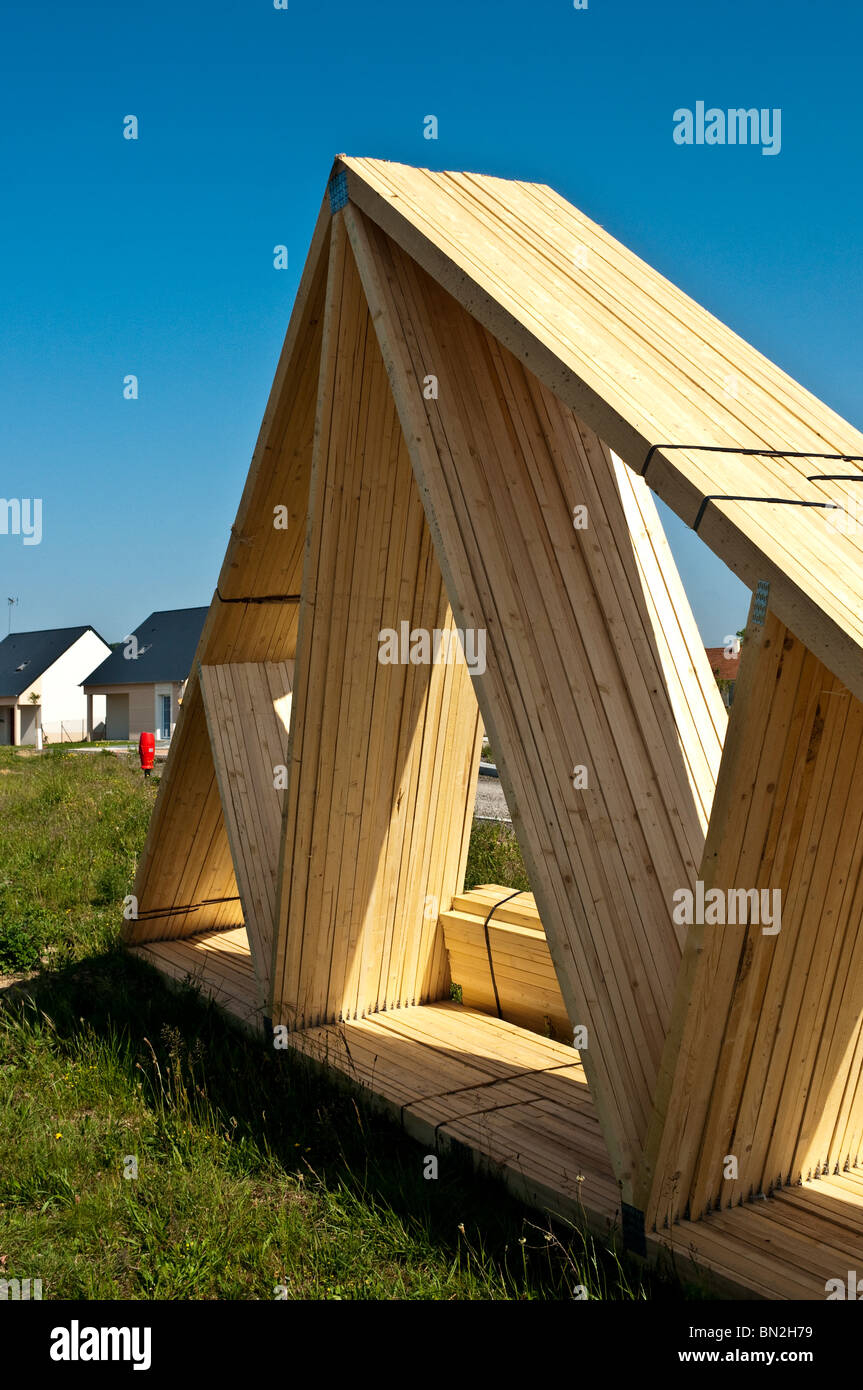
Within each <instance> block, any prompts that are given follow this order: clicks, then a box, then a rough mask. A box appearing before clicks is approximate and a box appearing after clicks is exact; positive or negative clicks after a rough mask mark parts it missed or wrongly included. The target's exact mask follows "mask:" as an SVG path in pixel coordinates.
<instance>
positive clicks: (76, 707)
mask: <svg viewBox="0 0 863 1390" xmlns="http://www.w3.org/2000/svg"><path fill="white" fill-rule="evenodd" d="M110 654H111V648H110V647H109V646H108V644H107V642H103V641H102V639H101V637H97V636H96V633H95V632H85V633H83V634H82V635H81V636H80V637H79V638H78V640H77V642H73V643H72V645H71V647H68V648H67V649H66V651H65V652H63V654H62V656H60V657H58V659H57V660H56V661H55V662H54V664H53V666H49V667H48V670H47V671H45V672H44V674H43V675H41V676H40V677H39V678H38V680H35V681H34V682H33V684H32V685H31V686H29V687H28V689H27V690H25V691H23V693H22V694H21V695H20V696H19V697H18V704H19V706H24V707H25V708H26V707H27V706H28V705H29V703H30V692H31V690H35V691H36V692H37V693H38V694H39V695H40V697H41V699H40V703H41V706H42V728H43V730H44V731H45V733H46V734H47V735H48V738H49V739H50V740H51V742H52V743H59V742H60V736H61V731H60V725H61V723H62V724H65V726H66V733H65V737H66V739H67V740H68V739H69V738H70V736H71V737H72V738H76V739H78V738H86V737H87V696H86V695H85V694H84V691H83V690H82V689H81V681H83V680H86V678H87V676H89V675H90V673H91V672H92V671H95V669H96V667H97V666H98V665H100V663H101V662H103V661H104V660H105V657H106V656H110ZM97 722H98V721H97ZM33 741H34V739H33V736H31V737H30V738H29V739H28V742H33Z"/></svg>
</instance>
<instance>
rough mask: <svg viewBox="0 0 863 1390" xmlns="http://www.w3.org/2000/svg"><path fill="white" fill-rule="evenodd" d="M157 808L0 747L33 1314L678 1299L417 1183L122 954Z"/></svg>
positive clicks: (470, 1189) (146, 791)
mask: <svg viewBox="0 0 863 1390" xmlns="http://www.w3.org/2000/svg"><path fill="white" fill-rule="evenodd" d="M154 796H155V787H154V785H153V783H152V782H147V781H145V780H144V779H143V778H142V777H141V775H140V772H139V771H137V769H135V768H134V767H133V766H130V765H127V764H125V763H124V762H123V761H121V760H120V759H117V758H116V757H113V756H112V755H106V756H100V755H98V754H94V755H93V756H92V757H86V758H82V757H74V756H70V755H68V754H65V753H63V751H62V750H60V749H57V750H51V751H49V752H48V753H47V754H46V755H45V756H43V757H32V756H26V755H20V754H17V753H15V752H13V751H10V750H2V752H0V940H2V941H4V942H5V946H4V947H3V949H4V950H5V951H6V953H7V956H6V959H7V967H6V968H7V969H8V960H10V959H11V960H12V961H15V962H17V967H16V968H27V969H29V968H32V967H33V966H34V965H35V966H36V974H35V976H34V977H33V978H31V979H28V980H26V981H25V982H23V983H20V984H15V985H13V986H11V987H8V988H6V989H5V991H4V992H3V993H2V994H0V1274H2V1277H4V1278H16V1277H17V1278H22V1279H24V1278H41V1279H42V1281H43V1294H44V1297H45V1298H119V1299H147V1298H170V1299H184V1298H195V1299H200V1298H204V1299H224V1298H229V1299H270V1298H273V1297H274V1296H275V1290H276V1288H277V1287H282V1286H283V1287H285V1288H286V1290H287V1296H288V1297H290V1298H314V1299H355V1298H370V1299H391V1298H410V1299H454V1298H458V1299H462V1298H467V1299H557V1298H563V1299H568V1298H572V1297H573V1295H574V1291H575V1289H576V1287H577V1286H579V1285H580V1286H583V1287H584V1288H585V1289H586V1290H587V1292H588V1295H589V1296H590V1297H593V1298H608V1299H633V1298H645V1297H671V1298H678V1297H680V1288H679V1286H678V1285H677V1284H676V1282H675V1281H674V1279H673V1277H669V1278H667V1279H666V1278H660V1277H659V1276H658V1275H657V1274H654V1273H652V1272H650V1271H646V1270H643V1269H642V1268H641V1267H640V1266H639V1265H638V1264H636V1263H634V1262H632V1263H631V1262H629V1261H628V1260H627V1259H619V1258H618V1257H617V1255H616V1254H614V1253H613V1251H612V1250H610V1249H609V1248H607V1247H606V1245H605V1244H604V1243H602V1242H594V1241H593V1240H591V1239H590V1238H589V1237H584V1236H582V1235H581V1234H580V1232H579V1231H577V1230H575V1229H571V1228H569V1229H563V1228H560V1227H551V1226H550V1225H548V1223H545V1222H543V1220H542V1218H541V1217H539V1216H538V1215H536V1214H535V1213H531V1212H529V1211H527V1210H526V1209H525V1208H523V1207H521V1206H520V1205H519V1204H518V1203H516V1202H515V1201H514V1200H513V1199H511V1198H510V1197H509V1196H508V1194H507V1193H506V1192H505V1190H504V1189H503V1188H501V1187H499V1186H498V1185H497V1184H496V1183H494V1182H492V1181H490V1180H488V1179H485V1178H480V1177H478V1176H477V1175H476V1174H475V1173H474V1172H473V1170H472V1168H471V1167H470V1165H469V1163H468V1161H467V1159H466V1158H464V1157H463V1156H461V1155H459V1154H458V1153H451V1154H446V1153H444V1154H442V1155H441V1156H440V1169H439V1176H438V1178H437V1180H427V1179H425V1178H424V1176H423V1169H424V1153H423V1150H422V1148H420V1147H419V1146H417V1145H416V1144H415V1143H413V1142H412V1141H411V1140H410V1139H409V1138H408V1137H407V1136H406V1135H405V1133H404V1132H403V1131H402V1130H401V1129H400V1128H398V1127H396V1126H395V1125H394V1124H392V1123H390V1122H389V1121H387V1120H386V1119H385V1118H383V1117H381V1116H380V1115H378V1114H376V1113H374V1112H373V1111H372V1110H371V1109H370V1108H369V1106H368V1105H367V1104H366V1103H365V1102H364V1100H363V1099H362V1098H361V1097H359V1096H358V1095H355V1094H354V1093H352V1092H350V1091H349V1090H348V1089H346V1088H343V1087H340V1086H338V1085H337V1084H336V1083H335V1082H329V1081H328V1080H326V1079H324V1078H322V1077H321V1075H320V1074H319V1073H312V1072H311V1071H309V1070H308V1068H307V1067H306V1065H305V1064H304V1063H303V1062H302V1060H301V1059H299V1058H297V1057H296V1056H293V1055H292V1054H290V1053H287V1054H286V1053H278V1052H275V1051H274V1050H273V1049H271V1048H265V1047H264V1046H263V1044H261V1043H258V1042H256V1041H253V1040H250V1039H247V1038H245V1037H243V1036H241V1035H239V1034H238V1033H236V1032H235V1031H234V1030H233V1029H232V1028H231V1027H229V1026H228V1025H227V1024H226V1022H225V1020H224V1018H223V1017H222V1016H221V1015H219V1014H218V1012H217V1011H216V1010H215V1009H214V1007H213V1006H212V1005H210V1004H207V1003H205V1002H203V1001H202V1000H201V999H200V997H199V996H198V995H197V994H196V993H194V991H192V990H191V989H186V990H182V991H180V992H179V993H178V992H175V991H171V990H169V989H167V988H166V987H165V985H164V984H163V982H162V981H161V979H160V977H159V976H158V975H157V974H156V973H155V972H154V971H152V970H149V969H148V968H147V967H146V966H144V965H143V964H142V963H141V962H138V961H136V960H134V959H133V958H131V957H129V956H128V955H127V954H126V953H125V952H124V951H123V950H122V949H121V948H120V947H119V944H118V933H119V922H120V920H121V916H122V909H121V904H122V898H123V896H124V895H125V894H126V893H128V892H129V891H130V889H131V882H132V876H133V872H134V866H135V860H136V856H137V854H138V853H139V852H140V848H141V845H142V843H143V838H144V835H145V832H146V825H147V821H148V818H149V814H150V810H151V806H152V802H153V799H154ZM480 830H481V832H482V835H481V839H482V848H481V849H479V848H477V849H476V855H475V857H476V859H477V860H478V862H481V864H482V875H481V876H482V877H484V878H486V879H491V880H497V881H501V882H505V881H506V878H505V877H504V876H503V875H502V873H501V872H500V871H499V870H498V868H497V867H495V859H494V852H493V846H492V845H491V842H490V841H487V840H486V838H485V827H480ZM473 852H474V851H473V849H472V853H473ZM512 856H513V850H512V847H511V846H509V845H507V846H506V848H505V851H504V860H505V863H504V868H506V865H510V866H511V862H512ZM130 1160H134V1161H135V1163H136V1164H137V1177H129V1178H127V1177H124V1172H125V1171H131V1164H130Z"/></svg>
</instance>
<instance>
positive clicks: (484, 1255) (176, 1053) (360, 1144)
mask: <svg viewBox="0 0 863 1390" xmlns="http://www.w3.org/2000/svg"><path fill="white" fill-rule="evenodd" d="M0 1004H2V1005H3V1006H4V1008H5V1009H7V1010H8V1011H9V1012H11V1013H13V1014H18V1015H19V1016H20V1017H21V1018H22V1020H24V1021H25V1022H26V1020H27V1018H28V1017H29V1018H30V1019H31V1020H32V1019H33V1018H34V1017H38V1015H34V1012H33V1007H34V1006H35V1009H36V1010H38V1011H39V1013H40V1014H42V1015H45V1016H46V1017H47V1020H48V1025H47V1026H49V1027H50V1029H51V1031H52V1033H53V1035H54V1037H55V1039H56V1046H57V1047H58V1048H59V1050H60V1052H61V1054H63V1055H65V1056H73V1055H74V1054H75V1053H76V1051H77V1050H78V1049H79V1047H80V1046H81V1042H82V1039H83V1037H84V1036H85V1035H87V1034H89V1035H91V1036H95V1037H96V1038H98V1039H101V1040H103V1041H105V1042H109V1043H110V1045H111V1048H112V1051H113V1054H114V1056H115V1057H116V1058H117V1060H118V1062H119V1064H120V1065H121V1067H122V1068H123V1070H124V1072H126V1073H127V1074H128V1077H129V1079H130V1081H132V1082H134V1081H135V1080H136V1078H142V1080H143V1095H144V1099H145V1103H146V1104H147V1105H148V1106H149V1107H150V1108H152V1109H153V1110H156V1111H160V1112H164V1110H165V1109H166V1108H167V1109H168V1110H170V1109H181V1110H182V1111H183V1113H185V1114H188V1117H189V1119H190V1120H191V1121H192V1122H193V1123H196V1122H197V1123H201V1124H204V1125H207V1126H209V1125H210V1124H212V1125H214V1127H217V1128H218V1130H219V1131H220V1132H221V1133H223V1134H225V1135H228V1136H230V1138H231V1141H232V1142H231V1150H230V1152H232V1153H234V1154H235V1158H234V1160H232V1166H234V1167H235V1171H237V1172H238V1175H241V1176H249V1177H255V1176H256V1175H261V1174H263V1175H264V1176H265V1175H266V1172H267V1171H268V1170H269V1171H270V1172H272V1165H273V1164H276V1165H277V1166H278V1169H280V1170H281V1171H282V1172H283V1173H284V1174H286V1175H288V1176H289V1177H290V1176H293V1177H295V1178H297V1179H298V1180H299V1179H302V1181H303V1182H305V1183H307V1184H308V1183H309V1182H310V1181H312V1182H315V1183H317V1184H319V1185H320V1186H321V1187H323V1188H324V1189H327V1190H329V1191H331V1192H338V1193H340V1194H343V1195H344V1194H347V1196H348V1198H349V1199H350V1200H352V1201H353V1202H355V1203H356V1204H357V1212H358V1220H362V1210H363V1208H364V1209H365V1210H366V1211H369V1210H371V1209H376V1210H383V1209H390V1210H391V1211H393V1212H394V1213H395V1214H396V1215H397V1216H398V1217H399V1218H400V1219H401V1220H402V1221H403V1222H404V1223H405V1225H406V1227H407V1228H409V1229H413V1230H417V1231H421V1233H422V1236H423V1238H424V1240H425V1241H426V1242H428V1243H429V1244H430V1245H432V1246H434V1247H435V1248H436V1249H437V1250H438V1251H439V1252H440V1253H441V1254H442V1255H444V1256H445V1257H446V1258H447V1259H449V1260H456V1259H457V1258H458V1257H459V1255H461V1257H462V1258H464V1256H465V1247H466V1246H467V1249H468V1251H470V1250H471V1249H475V1250H477V1251H479V1252H480V1255H481V1260H484V1261H492V1262H494V1263H497V1264H499V1265H500V1266H501V1267H502V1268H504V1269H511V1267H512V1264H513V1261H514V1260H516V1261H517V1276H518V1277H517V1283H518V1285H520V1287H521V1288H522V1289H523V1291H524V1292H525V1293H526V1294H528V1295H529V1296H530V1295H532V1296H539V1297H545V1298H555V1297H560V1298H571V1297H573V1292H572V1290H573V1287H574V1285H575V1284H577V1283H579V1282H584V1281H585V1275H586V1273H587V1275H589V1287H590V1292H591V1296H594V1297H596V1296H607V1297H610V1298H617V1299H620V1298H630V1299H631V1298H639V1297H648V1298H650V1299H674V1300H679V1299H681V1298H683V1297H690V1298H691V1297H695V1298H698V1297H705V1296H709V1295H707V1294H706V1292H705V1291H704V1290H700V1289H698V1288H693V1287H691V1286H685V1287H684V1286H682V1285H681V1283H680V1282H679V1281H678V1280H677V1278H676V1277H675V1275H674V1273H673V1271H671V1270H665V1271H663V1272H659V1271H657V1270H656V1269H654V1268H651V1267H645V1266H642V1265H641V1264H640V1263H639V1262H638V1261H635V1260H632V1259H630V1258H629V1257H627V1256H620V1257H618V1255H616V1254H615V1253H613V1252H612V1251H611V1249H610V1243H609V1242H604V1241H601V1240H596V1241H592V1240H591V1239H590V1237H589V1236H583V1235H582V1234H581V1233H580V1232H578V1231H574V1230H573V1229H572V1228H568V1227H564V1226H558V1225H555V1224H553V1223H551V1222H549V1220H548V1219H547V1218H544V1217H543V1216H542V1215H540V1214H538V1213H536V1212H533V1211H529V1210H528V1209H527V1208H525V1207H524V1206H523V1205H521V1204H520V1203H519V1202H518V1201H517V1200H516V1199H514V1198H513V1197H511V1196H510V1195H509V1193H508V1192H507V1190H506V1188H505V1187H504V1186H503V1184H502V1183H501V1182H499V1181H498V1180H496V1179H494V1178H491V1177H488V1176H485V1175H479V1174H477V1173H476V1172H475V1171H474V1169H473V1167H472V1164H471V1162H470V1159H469V1158H468V1156H467V1155H465V1154H461V1153H459V1152H458V1151H457V1150H455V1151H452V1152H448V1153H447V1155H446V1159H445V1161H442V1162H441V1163H440V1169H439V1172H440V1176H439V1178H438V1179H437V1180H435V1181H429V1180H427V1179H426V1178H424V1176H423V1168H424V1157H425V1155H424V1152H423V1149H422V1147H421V1146H420V1145H418V1144H417V1143H416V1142H414V1141H413V1140H412V1139H411V1138H409V1137H408V1136H407V1135H406V1134H405V1132H404V1131H403V1130H402V1129H401V1128H400V1127H399V1126H398V1125H397V1124H395V1122H394V1121H392V1120H390V1119H389V1118H387V1117H386V1116H384V1115H381V1114H380V1113H379V1111H377V1110H375V1109H374V1108H373V1106H372V1104H371V1103H370V1102H369V1101H368V1099H367V1098H365V1097H363V1096H362V1095H361V1094H360V1093H358V1092H357V1091H356V1090H355V1089H354V1088H352V1087H350V1086H349V1085H347V1084H345V1083H343V1082H340V1081H338V1080H336V1079H332V1080H331V1079H329V1078H328V1077H326V1076H325V1075H323V1074H322V1073H321V1072H320V1070H319V1069H317V1068H315V1067H314V1066H313V1065H311V1064H309V1063H308V1062H307V1061H306V1060H305V1059H303V1058H302V1057H299V1056H297V1055H296V1054H295V1053H292V1052H290V1051H288V1052H277V1051H275V1050H273V1049H271V1048H268V1047H266V1046H265V1045H264V1043H263V1041H257V1040H255V1039H253V1038H250V1037H248V1036H246V1035H244V1034H243V1033H241V1032H239V1031H238V1030H237V1029H236V1028H235V1027H233V1026H232V1025H231V1024H230V1023H229V1022H228V1021H226V1019H225V1016H224V1015H223V1014H222V1013H220V1011H219V1010H218V1009H217V1008H216V1007H215V1005H213V1004H212V1003H211V1002H210V1001H207V1000H204V999H203V998H202V997H201V996H200V995H199V994H198V993H197V991H196V990H194V989H193V988H191V987H184V988H180V989H175V988H171V987H169V986H167V985H166V984H165V983H164V982H163V981H162V979H161V978H160V976H159V975H158V973H157V972H156V971H155V970H153V969H152V968H150V967H149V966H147V965H145V964H144V963H143V962H141V961H138V960H136V959H134V958H133V957H131V956H129V955H128V954H127V953H126V952H125V951H124V950H123V949H122V948H121V947H119V946H118V947H117V948H115V949H112V950H110V951H108V952H106V953H104V954H102V955H100V956H95V957H92V958H89V959H86V960H84V961H79V962H76V963H74V964H70V965H68V966H64V967H62V968H60V969H58V970H56V971H48V970H45V971H42V972H41V973H40V974H39V975H38V976H37V977H36V978H34V979H30V980H28V981H26V982H24V983H22V984H20V985H13V986H11V987H7V989H5V990H4V991H0ZM229 1161H231V1160H229ZM461 1227H463V1228H464V1229H463V1230H462V1229H460V1228H461ZM546 1233H548V1235H547V1234H546ZM507 1252H509V1253H507ZM516 1296H517V1295H516Z"/></svg>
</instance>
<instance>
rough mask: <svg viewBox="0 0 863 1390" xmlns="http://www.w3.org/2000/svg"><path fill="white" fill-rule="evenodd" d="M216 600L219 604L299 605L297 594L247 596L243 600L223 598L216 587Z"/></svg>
mask: <svg viewBox="0 0 863 1390" xmlns="http://www.w3.org/2000/svg"><path fill="white" fill-rule="evenodd" d="M216 598H217V599H218V600H219V602H220V603H299V601H300V595H299V594H262V595H261V596H260V597H256V596H254V595H249V594H247V595H246V597H245V598H225V596H224V594H223V593H222V591H221V589H220V588H219V586H218V585H216Z"/></svg>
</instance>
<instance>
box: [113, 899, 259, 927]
mask: <svg viewBox="0 0 863 1390" xmlns="http://www.w3.org/2000/svg"><path fill="white" fill-rule="evenodd" d="M239 901H240V899H239V897H238V896H237V895H236V894H235V895H234V897H232V898H202V899H201V901H200V902H199V903H184V904H182V905H181V906H180V907H154V908H153V910H152V911H151V912H139V913H138V916H137V917H133V918H132V921H134V922H152V921H155V920H157V919H158V918H159V917H175V916H178V915H179V914H180V913H183V912H197V911H198V908H199V907H215V906H216V904H217V903H238V902H239Z"/></svg>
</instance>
